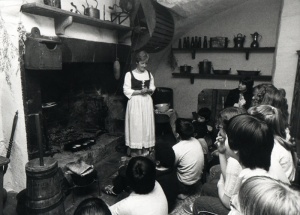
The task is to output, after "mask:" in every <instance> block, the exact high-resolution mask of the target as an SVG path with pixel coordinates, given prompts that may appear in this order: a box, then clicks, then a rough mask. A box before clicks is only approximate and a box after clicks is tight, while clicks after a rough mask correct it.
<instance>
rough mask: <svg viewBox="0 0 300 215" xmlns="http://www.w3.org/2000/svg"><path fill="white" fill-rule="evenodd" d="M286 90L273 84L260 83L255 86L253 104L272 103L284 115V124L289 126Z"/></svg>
mask: <svg viewBox="0 0 300 215" xmlns="http://www.w3.org/2000/svg"><path fill="white" fill-rule="evenodd" d="M285 94H286V93H285V90H284V89H278V88H276V87H275V86H274V85H273V84H266V83H263V84H259V85H256V86H255V87H254V88H253V97H252V103H251V106H252V107H254V106H258V105H271V106H273V107H275V108H277V109H279V110H280V111H281V113H282V116H283V121H284V125H285V127H286V128H288V118H289V112H288V103H287V99H286V97H285Z"/></svg>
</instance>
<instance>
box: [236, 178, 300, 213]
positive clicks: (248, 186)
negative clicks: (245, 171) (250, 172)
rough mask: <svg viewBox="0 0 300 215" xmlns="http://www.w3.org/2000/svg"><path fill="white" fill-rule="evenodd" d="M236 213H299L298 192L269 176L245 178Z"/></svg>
mask: <svg viewBox="0 0 300 215" xmlns="http://www.w3.org/2000/svg"><path fill="white" fill-rule="evenodd" d="M237 200H238V204H235V205H236V207H237V208H236V210H238V211H239V212H238V213H236V214H243V215H253V214H272V215H282V214H293V215H299V214H300V204H299V202H300V192H299V190H295V189H293V188H291V187H290V186H289V185H288V184H285V183H282V182H280V181H278V180H274V179H272V178H269V177H264V176H256V177H251V178H249V179H247V180H246V181H245V182H244V183H243V185H242V186H241V188H240V191H239V194H238V198H237Z"/></svg>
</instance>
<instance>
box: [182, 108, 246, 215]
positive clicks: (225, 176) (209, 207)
mask: <svg viewBox="0 0 300 215" xmlns="http://www.w3.org/2000/svg"><path fill="white" fill-rule="evenodd" d="M245 113H247V112H246V110H245V109H244V108H238V107H228V108H225V109H224V110H222V111H221V112H220V113H219V115H218V122H217V123H218V124H217V125H218V126H217V127H218V128H219V133H218V137H217V141H216V143H215V144H216V145H217V150H218V155H219V156H218V157H219V160H220V165H218V166H219V169H221V174H217V175H218V176H215V177H214V178H213V179H212V180H211V181H209V182H207V183H205V184H204V185H203V186H202V190H201V196H200V197H198V198H197V199H196V200H195V203H192V204H186V205H184V211H185V212H187V213H188V214H193V204H195V205H197V212H200V211H210V212H212V213H216V214H219V215H221V214H228V212H229V209H230V207H229V202H230V198H231V196H232V195H235V194H237V193H238V189H239V186H238V179H239V178H238V176H239V174H240V172H241V171H242V167H241V165H240V163H239V161H238V160H237V157H236V155H235V153H233V151H232V150H231V149H230V148H229V146H228V141H227V142H226V139H227V136H226V132H225V127H226V122H227V121H229V120H230V119H231V118H232V117H234V116H236V115H240V114H245ZM214 167H215V166H214Z"/></svg>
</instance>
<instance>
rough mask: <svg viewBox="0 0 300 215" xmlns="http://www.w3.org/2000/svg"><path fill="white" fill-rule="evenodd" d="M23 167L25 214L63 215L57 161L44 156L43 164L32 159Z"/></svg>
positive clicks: (63, 209)
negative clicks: (24, 175) (24, 171)
mask: <svg viewBox="0 0 300 215" xmlns="http://www.w3.org/2000/svg"><path fill="white" fill-rule="evenodd" d="M25 169H26V175H27V189H26V197H27V200H26V208H27V214H45V215H54V214H55V215H56V214H57V215H61V214H62V215H64V214H65V208H64V202H63V195H62V191H61V190H62V189H61V181H60V178H59V174H58V164H57V161H56V160H54V159H53V158H47V157H45V158H44V166H40V160H39V159H33V160H31V161H29V162H28V163H27V164H26V166H25Z"/></svg>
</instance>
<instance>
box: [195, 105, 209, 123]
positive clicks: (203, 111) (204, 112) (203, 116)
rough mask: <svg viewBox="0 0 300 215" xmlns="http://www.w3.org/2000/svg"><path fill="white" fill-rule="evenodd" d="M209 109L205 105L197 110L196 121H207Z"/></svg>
mask: <svg viewBox="0 0 300 215" xmlns="http://www.w3.org/2000/svg"><path fill="white" fill-rule="evenodd" d="M210 115H211V110H210V109H209V108H207V107H203V108H200V109H199V110H198V122H208V121H209V120H210Z"/></svg>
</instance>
